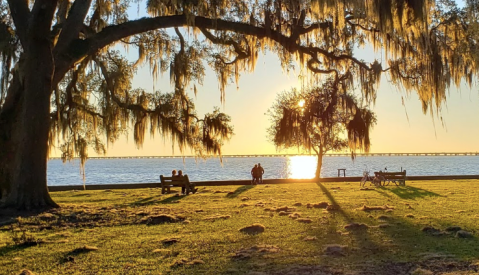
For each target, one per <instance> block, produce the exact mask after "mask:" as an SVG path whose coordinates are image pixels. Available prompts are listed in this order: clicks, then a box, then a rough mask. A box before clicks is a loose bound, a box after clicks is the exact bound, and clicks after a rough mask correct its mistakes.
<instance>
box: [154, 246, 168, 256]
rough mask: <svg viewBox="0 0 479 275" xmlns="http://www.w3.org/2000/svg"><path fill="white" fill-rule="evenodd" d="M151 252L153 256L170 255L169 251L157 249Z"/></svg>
mask: <svg viewBox="0 0 479 275" xmlns="http://www.w3.org/2000/svg"><path fill="white" fill-rule="evenodd" d="M152 252H153V253H155V254H161V255H170V254H171V250H169V249H163V248H157V249H155V250H153V251H152Z"/></svg>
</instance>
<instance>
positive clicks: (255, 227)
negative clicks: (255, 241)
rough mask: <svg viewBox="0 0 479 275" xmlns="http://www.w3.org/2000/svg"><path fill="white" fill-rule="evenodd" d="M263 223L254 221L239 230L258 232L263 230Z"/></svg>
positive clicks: (250, 232)
mask: <svg viewBox="0 0 479 275" xmlns="http://www.w3.org/2000/svg"><path fill="white" fill-rule="evenodd" d="M264 229H265V227H264V225H262V224H259V223H254V224H252V225H248V226H245V227H243V228H241V229H240V230H239V231H240V232H242V233H245V234H253V235H254V234H259V233H263V232H264Z"/></svg>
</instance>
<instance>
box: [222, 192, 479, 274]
mask: <svg viewBox="0 0 479 275" xmlns="http://www.w3.org/2000/svg"><path fill="white" fill-rule="evenodd" d="M317 185H318V187H319V188H320V190H321V191H322V192H323V193H324V195H325V196H326V197H327V198H328V199H329V201H330V203H331V204H332V205H336V206H339V204H342V206H343V209H341V208H339V209H338V210H336V211H330V212H329V213H330V215H329V216H327V218H325V219H324V220H322V221H321V222H320V223H319V224H314V223H313V224H311V227H307V228H305V229H306V230H305V231H304V233H305V234H307V236H315V237H317V238H318V239H317V240H315V241H311V242H307V243H306V242H305V243H303V241H302V238H303V236H304V235H301V236H298V243H291V244H289V243H287V242H282V243H281V245H278V246H279V249H280V253H287V252H284V251H285V250H283V249H284V248H285V247H288V249H290V251H292V250H294V249H293V248H292V246H295V248H297V247H298V246H304V247H305V248H306V251H308V253H309V254H306V255H305V259H304V261H303V260H302V258H301V257H302V256H298V255H293V257H295V259H297V260H298V262H296V263H294V264H291V261H294V260H295V259H291V261H290V262H285V261H284V258H282V257H281V256H279V257H277V258H274V257H270V258H266V257H265V258H261V259H260V261H261V262H260V263H258V259H255V258H254V257H251V258H248V259H231V261H230V262H229V263H228V265H227V266H225V267H224V271H222V272H221V271H220V272H218V273H219V274H232V273H233V274H245V273H248V271H256V270H257V269H258V266H259V265H260V264H261V265H262V266H263V267H264V268H263V269H264V270H268V271H269V272H271V273H274V274H276V273H278V274H303V273H304V274H315V273H316V274H336V272H335V271H336V269H337V268H340V269H342V268H343V266H346V269H348V268H349V271H354V273H357V274H377V275H383V274H384V275H385V274H409V273H410V272H411V270H415V269H416V268H423V269H425V270H431V274H439V273H444V272H458V271H460V270H468V269H467V268H473V267H469V266H470V265H469V264H467V262H465V261H464V260H463V259H474V258H477V257H479V249H478V248H477V247H479V239H478V238H476V237H475V238H472V239H459V238H455V237H453V236H432V235H429V234H427V233H425V232H422V230H421V227H422V226H423V225H422V224H424V223H425V222H426V223H427V222H429V223H432V224H438V225H437V227H439V228H440V229H442V230H444V229H445V228H446V226H448V224H447V222H446V221H443V220H442V219H441V218H440V217H436V218H432V219H430V220H429V221H425V220H418V218H414V217H404V216H403V215H404V214H402V213H401V214H400V213H397V214H395V211H399V210H395V211H393V212H391V213H386V212H385V211H383V210H377V211H369V212H362V211H354V209H353V205H352V204H350V203H343V201H339V202H338V200H337V199H336V198H335V197H334V193H331V192H330V191H329V190H328V188H327V187H326V186H325V185H323V184H321V183H317ZM395 189H399V188H395ZM403 189H406V190H408V192H412V193H414V192H417V193H419V194H417V195H416V196H427V195H426V194H428V193H432V192H428V191H425V190H422V189H419V188H403ZM417 189H419V190H417ZM379 190H381V192H384V191H385V190H388V191H391V190H390V189H389V188H385V189H382V188H381V189H379ZM421 190H422V191H421ZM318 191H319V190H318ZM371 194H374V192H373V193H371ZM429 195H434V193H432V194H429ZM436 195H437V194H436ZM345 205H347V206H349V207H348V208H346V206H345ZM315 211H317V210H315ZM319 213H321V212H319ZM335 213H337V214H340V215H337V216H336V217H335V216H334V215H335ZM380 216H382V217H386V219H383V218H379V217H380ZM284 219H288V217H287V216H284ZM351 221H354V222H356V223H364V224H366V225H367V226H364V227H363V228H362V229H356V230H349V231H348V230H346V229H345V228H344V227H343V225H344V223H345V222H346V223H350V222H351ZM379 224H383V225H386V224H387V225H389V226H382V227H379V226H378V225H379ZM458 225H459V226H461V224H458ZM285 229H286V228H284V229H273V228H270V229H267V230H285ZM340 231H342V232H343V233H346V232H347V234H338V233H341V232H340ZM278 234H280V233H279V232H278ZM270 244H276V243H275V242H274V241H273V243H270ZM328 244H339V245H347V246H348V251H347V252H346V255H344V257H341V256H340V257H338V256H327V255H325V253H324V250H323V248H324V245H328ZM249 245H251V243H248V245H247V246H249ZM445 254H451V255H457V258H447V257H445V258H441V256H440V255H445ZM307 255H315V256H314V262H315V264H313V265H312V264H311V261H312V258H308V256H307ZM365 259H367V261H364V260H365ZM228 268H230V269H231V270H233V271H235V272H230V271H228ZM302 270H304V271H302ZM257 271H263V270H257ZM346 271H348V270H346ZM346 273H347V272H346Z"/></svg>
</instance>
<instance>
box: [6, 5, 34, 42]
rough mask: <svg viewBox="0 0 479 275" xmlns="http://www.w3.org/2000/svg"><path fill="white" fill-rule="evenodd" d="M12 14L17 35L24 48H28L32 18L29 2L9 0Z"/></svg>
mask: <svg viewBox="0 0 479 275" xmlns="http://www.w3.org/2000/svg"><path fill="white" fill-rule="evenodd" d="M8 6H9V8H10V13H11V14H12V18H13V22H14V23H15V27H16V33H17V35H18V37H19V38H20V42H21V43H22V45H23V47H25V46H26V40H27V31H28V20H29V18H30V10H29V9H28V1H27V0H8Z"/></svg>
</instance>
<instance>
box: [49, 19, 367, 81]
mask: <svg viewBox="0 0 479 275" xmlns="http://www.w3.org/2000/svg"><path fill="white" fill-rule="evenodd" d="M190 22H191V21H188V20H187V18H186V15H173V16H161V17H154V18H142V19H138V20H133V21H128V22H125V23H122V24H118V25H114V26H109V27H106V28H104V29H103V30H102V31H101V32H99V33H97V34H95V35H93V36H92V37H91V38H88V39H85V40H80V41H78V43H77V44H75V46H76V47H75V48H71V51H70V53H68V54H66V55H63V56H62V57H63V58H59V59H57V64H56V65H57V66H56V68H57V71H56V72H55V78H54V83H57V82H58V81H60V80H61V78H62V77H63V75H64V74H65V73H66V71H68V69H69V68H70V67H71V66H73V65H74V64H75V63H76V62H78V61H79V60H81V59H82V58H84V57H85V56H87V55H93V54H95V53H96V52H97V51H98V50H100V49H102V48H104V47H106V46H107V45H109V44H111V43H113V42H115V41H119V40H121V39H123V38H126V37H129V36H132V35H135V34H139V33H143V32H147V31H151V30H156V29H165V28H173V27H182V26H188V24H190ZM191 27H198V28H200V29H201V28H203V29H213V30H217V31H233V32H236V33H239V34H244V35H253V36H256V37H257V38H259V39H262V38H268V39H271V40H273V41H275V42H277V43H278V44H279V45H281V46H282V47H284V48H285V49H287V50H288V51H290V52H291V53H294V52H300V53H304V54H306V55H309V56H313V55H314V54H321V55H323V56H325V57H327V58H329V59H333V60H337V61H339V60H349V61H351V62H353V63H355V64H356V65H358V66H360V67H362V68H364V69H367V70H370V68H369V66H367V65H366V64H365V63H363V62H361V61H359V60H358V59H356V58H354V57H352V56H350V55H339V56H337V55H335V54H334V53H332V52H329V51H327V50H324V49H321V48H318V47H306V46H302V45H300V44H299V43H298V41H296V39H294V38H291V37H288V36H285V35H283V34H282V33H281V32H278V31H274V30H271V29H268V28H266V27H256V26H253V25H250V24H247V23H241V22H231V21H226V20H222V19H210V18H206V17H201V16H197V17H195V20H194V22H193V23H192V24H191ZM79 49H80V52H79ZM75 51H76V52H75ZM72 52H75V53H74V54H72Z"/></svg>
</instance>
